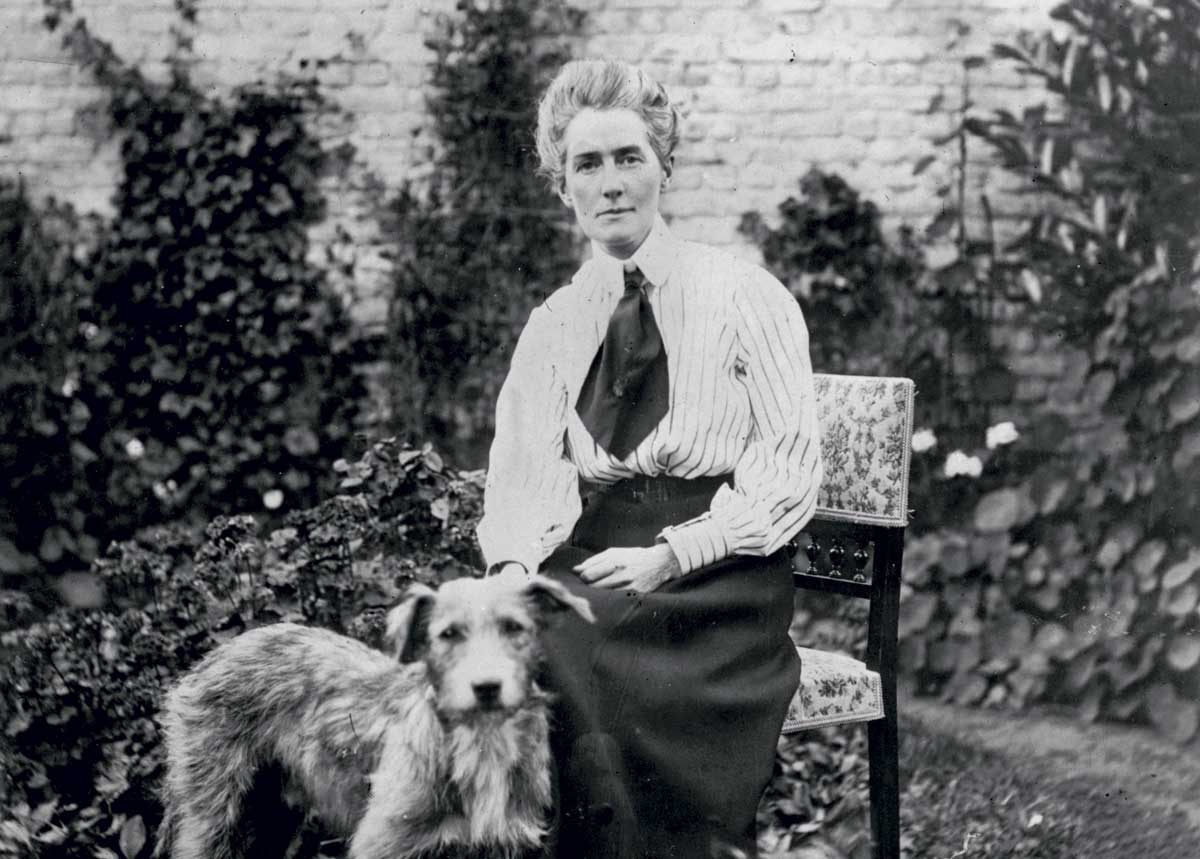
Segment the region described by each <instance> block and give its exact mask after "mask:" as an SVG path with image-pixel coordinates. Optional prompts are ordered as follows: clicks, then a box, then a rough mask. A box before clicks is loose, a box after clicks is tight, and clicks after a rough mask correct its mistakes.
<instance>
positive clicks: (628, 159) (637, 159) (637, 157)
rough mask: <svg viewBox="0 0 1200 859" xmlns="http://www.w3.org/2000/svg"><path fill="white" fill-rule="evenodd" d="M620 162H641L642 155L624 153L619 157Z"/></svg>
mask: <svg viewBox="0 0 1200 859" xmlns="http://www.w3.org/2000/svg"><path fill="white" fill-rule="evenodd" d="M621 163H622V164H641V163H642V157H641V156H640V155H626V156H624V157H622V158H621Z"/></svg>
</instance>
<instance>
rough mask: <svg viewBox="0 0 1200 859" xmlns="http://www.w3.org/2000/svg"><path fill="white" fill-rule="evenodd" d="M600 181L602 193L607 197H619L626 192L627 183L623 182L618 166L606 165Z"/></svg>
mask: <svg viewBox="0 0 1200 859" xmlns="http://www.w3.org/2000/svg"><path fill="white" fill-rule="evenodd" d="M600 180H601V184H600V192H601V193H602V194H604V196H605V197H610V198H611V197H619V196H621V194H622V192H623V191H624V190H625V183H624V182H623V181H622V180H621V173H620V171H619V170H617V168H616V165H611V166H608V165H606V166H605V167H604V172H603V174H602V175H601V177H600Z"/></svg>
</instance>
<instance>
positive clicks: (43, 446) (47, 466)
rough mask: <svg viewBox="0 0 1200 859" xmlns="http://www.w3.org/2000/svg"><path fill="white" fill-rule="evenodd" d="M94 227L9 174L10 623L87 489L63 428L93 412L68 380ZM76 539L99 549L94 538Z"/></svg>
mask: <svg viewBox="0 0 1200 859" xmlns="http://www.w3.org/2000/svg"><path fill="white" fill-rule="evenodd" d="M86 234H87V225H86V224H85V223H84V222H83V221H82V220H80V219H79V218H78V217H76V216H75V214H74V212H73V211H72V210H71V209H70V208H68V207H65V206H60V205H58V204H56V203H55V202H54V201H53V200H50V201H47V202H46V203H45V204H44V205H42V206H40V207H39V206H37V205H35V204H34V203H33V202H31V201H30V200H29V198H28V196H27V194H26V191H25V188H24V185H23V184H22V183H20V182H12V181H10V180H8V179H4V178H0V331H4V332H5V334H4V335H3V336H0V483H2V484H3V485H4V486H5V487H6V491H5V492H4V493H3V494H2V495H0V599H2V600H3V604H4V606H5V615H6V616H7V617H6V618H4V619H6V620H7V621H8V622H10V623H15V622H19V620H20V619H21V618H22V617H24V616H27V615H28V614H30V613H31V612H32V611H33V610H34V608H35V606H34V603H33V601H32V600H31V599H30V592H32V593H34V594H35V595H40V594H39V593H38V588H37V587H31V586H30V584H31V579H32V578H33V577H34V574H36V572H37V570H38V568H39V566H40V562H44V561H45V560H46V559H47V558H49V559H52V560H57V557H56V553H57V552H58V549H57V547H56V542H57V541H56V539H55V537H56V536H57V535H60V534H62V533H63V528H62V525H63V524H67V526H68V527H70V525H69V523H70V520H69V519H67V520H66V521H65V523H64V519H63V518H62V516H61V515H60V511H63V510H64V507H67V506H69V505H70V500H69V499H71V498H74V497H76V496H78V495H79V494H80V493H82V492H84V491H86V490H85V485H86V484H85V479H84V475H83V474H82V472H81V470H79V469H77V468H76V467H75V463H74V458H73V456H72V451H71V448H70V443H69V440H68V439H67V438H66V436H65V434H63V433H60V432H59V427H61V426H68V427H76V426H78V425H79V423H80V422H81V421H82V420H83V419H84V418H85V417H86V416H85V415H84V414H83V412H82V411H81V410H80V409H79V407H77V406H75V404H74V402H73V391H72V389H71V387H70V386H69V384H67V383H66V382H65V381H64V380H65V379H66V378H67V374H68V370H69V368H70V366H71V365H72V363H73V358H74V355H73V344H74V341H75V333H76V330H77V326H78V312H77V302H76V296H75V293H74V286H73V279H74V278H75V276H76V274H77V272H78V263H77V261H76V260H75V258H74V252H75V250H76V249H75V248H74V247H73V244H74V243H75V242H77V241H79V242H82V241H83V237H84V236H85V235H86ZM64 502H65V503H64ZM46 535H50V538H49V539H47V536H46ZM76 540H77V543H78V544H80V550H81V552H82V553H84V554H87V553H91V554H94V553H95V550H96V541H95V540H94V539H89V538H88V536H87V535H86V534H83V535H79V536H77V537H76ZM43 547H44V550H43V551H42V552H41V554H42V555H43V556H44V557H43V558H39V557H38V554H39V549H43ZM39 584H41V583H40V582H39ZM5 587H8V588H14V589H13V590H4V588H5ZM18 587H19V588H21V590H16V589H15V588H18ZM2 622H3V620H0V623H2Z"/></svg>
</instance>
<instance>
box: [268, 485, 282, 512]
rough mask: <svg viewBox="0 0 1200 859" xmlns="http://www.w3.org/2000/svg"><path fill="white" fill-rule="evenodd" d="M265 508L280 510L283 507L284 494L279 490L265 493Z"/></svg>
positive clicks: (270, 490)
mask: <svg viewBox="0 0 1200 859" xmlns="http://www.w3.org/2000/svg"><path fill="white" fill-rule="evenodd" d="M263 506H264V507H266V508H267V509H268V510H278V509H279V508H280V507H282V506H283V493H282V492H280V491H279V490H278V489H269V490H267V491H266V492H264V493H263Z"/></svg>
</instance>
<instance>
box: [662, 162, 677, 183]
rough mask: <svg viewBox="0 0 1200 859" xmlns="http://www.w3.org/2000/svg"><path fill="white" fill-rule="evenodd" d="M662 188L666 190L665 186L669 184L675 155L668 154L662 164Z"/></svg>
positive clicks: (673, 168)
mask: <svg viewBox="0 0 1200 859" xmlns="http://www.w3.org/2000/svg"><path fill="white" fill-rule="evenodd" d="M662 171H663V177H662V189H663V190H664V191H665V190H667V186H668V185H670V184H671V174H672V173H674V172H675V156H674V155H670V156H668V157H667V160H666V161H665V162H664V163H663V166H662Z"/></svg>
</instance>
